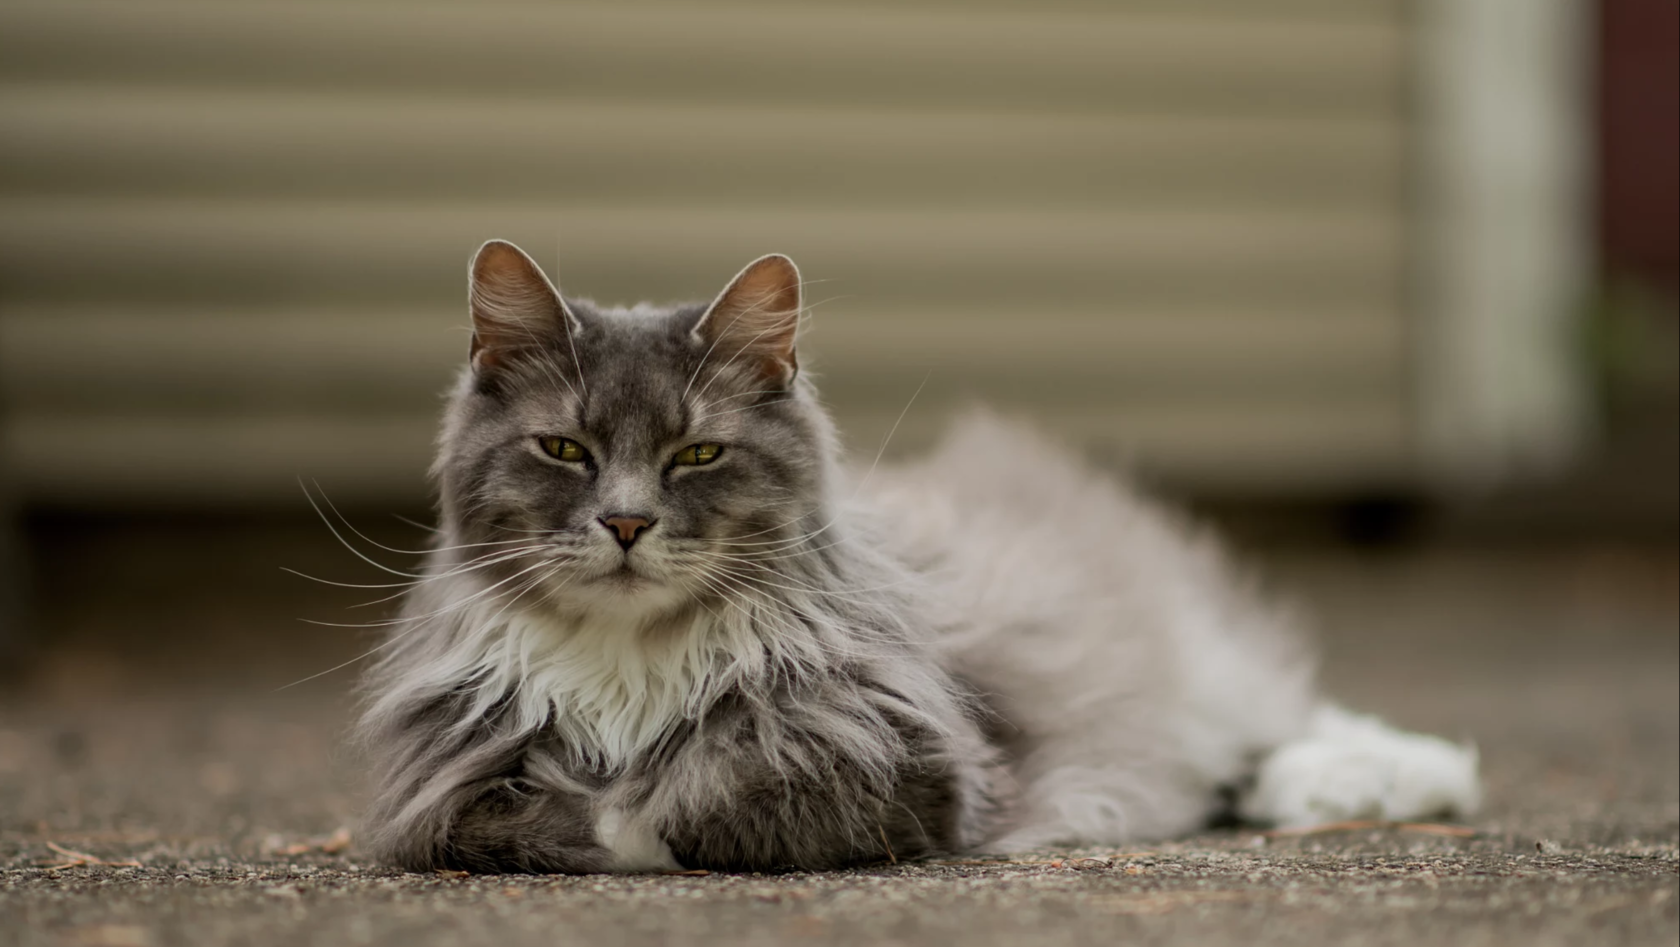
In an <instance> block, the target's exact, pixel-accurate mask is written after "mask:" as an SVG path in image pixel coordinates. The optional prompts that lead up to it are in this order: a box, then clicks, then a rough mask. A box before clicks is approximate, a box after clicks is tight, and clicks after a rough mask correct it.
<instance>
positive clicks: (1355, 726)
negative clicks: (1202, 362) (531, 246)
mask: <svg viewBox="0 0 1680 947" xmlns="http://www.w3.org/2000/svg"><path fill="white" fill-rule="evenodd" d="M800 293H801V287H800V280H799V274H798V271H797V270H796V269H795V268H794V265H793V263H792V262H791V261H789V260H788V259H787V258H786V257H782V256H767V257H764V258H762V259H760V260H758V261H756V262H754V263H752V264H751V265H750V266H748V267H747V268H746V269H744V270H742V271H741V272H740V274H739V275H737V276H736V277H735V278H734V279H733V280H732V281H730V282H729V284H728V286H727V287H726V288H725V289H724V290H723V292H722V293H721V294H720V295H718V297H717V298H716V299H715V300H714V301H713V302H711V303H710V304H703V303H702V304H696V305H685V306H674V307H669V308H661V307H653V306H646V305H642V306H636V307H634V308H630V309H614V308H607V307H602V306H597V305H595V304H592V303H589V302H586V301H584V300H581V299H573V298H562V297H561V295H560V293H559V292H558V291H557V290H556V289H555V287H554V285H553V284H552V283H550V282H549V281H548V279H547V278H546V277H545V276H544V275H543V273H542V271H541V270H540V269H539V268H538V267H537V266H536V265H535V264H534V263H533V262H532V261H531V260H530V258H528V257H527V256H526V255H525V254H524V253H522V252H521V251H520V250H519V249H518V248H516V247H514V246H513V245H511V244H507V243H502V242H491V243H488V244H486V245H485V246H484V247H483V248H482V249H481V250H480V251H479V253H478V255H477V257H476V258H475V259H474V260H473V263H472V266H471V277H470V300H471V313H472V324H473V338H472V347H471V362H470V365H469V366H468V367H467V368H466V369H465V370H464V371H463V372H462V373H461V377H460V382H459V384H458V385H457V386H456V388H455V391H454V393H453V396H452V398H451V400H450V404H449V408H448V412H447V415H446V417H445V420H444V425H443V433H442V436H441V438H440V439H439V451H438V457H437V463H436V466H435V468H434V474H435V477H436V480H437V483H438V488H439V490H440V493H441V497H440V506H441V525H440V530H439V534H440V538H439V540H438V542H437V547H436V548H435V550H434V551H432V552H431V554H430V557H429V559H428V563H427V565H426V567H425V570H424V571H425V576H426V577H425V579H424V580H423V581H420V582H419V583H417V585H416V586H415V588H414V589H413V591H412V592H410V593H409V595H408V599H407V603H406V607H405V609H404V613H403V617H402V620H401V621H400V622H399V623H398V624H397V625H396V627H395V630H394V631H393V632H392V634H391V636H390V639H389V640H388V641H387V642H386V643H385V645H384V647H383V649H382V651H381V659H380V660H379V662H378V663H377V665H376V666H375V667H374V668H373V669H372V670H371V672H370V673H369V674H368V676H367V678H366V680H365V691H366V698H367V709H366V712H365V715H364V717H363V719H362V721H361V725H360V731H361V736H362V738H363V740H364V745H365V746H366V747H367V748H368V751H369V752H370V754H371V755H372V757H373V760H374V763H375V767H374V779H375V792H376V798H375V800H374V802H373V805H372V807H371V810H370V811H369V813H368V815H367V818H366V823H365V826H364V838H365V840H366V843H367V845H368V846H369V847H370V848H371V850H372V851H373V852H374V853H375V854H376V855H377V856H379V857H380V858H382V859H384V860H387V861H389V862H392V863H394V864H397V865H400V866H404V867H407V868H411V869H431V868H456V869H466V870H470V871H478V872H508V871H517V872H596V871H642V870H661V869H677V868H710V869H772V868H778V867H800V868H834V867H839V866H844V865H852V864H858V863H867V862H875V861H884V860H887V859H890V858H899V859H902V858H906V857H915V856H923V855H929V854H936V853H949V852H960V851H967V850H988V851H1011V850H1020V849H1024V848H1032V847H1039V846H1045V845H1051V844H1064V843H1065V844H1086V845H1108V844H1119V843H1121V842H1124V841H1127V840H1133V839H1138V838H1148V837H1161V836H1170V835H1173V834H1176V833H1184V832H1188V831H1191V830H1193V829H1196V828H1198V827H1199V826H1201V825H1203V824H1205V822H1206V820H1207V819H1208V818H1209V817H1210V816H1212V815H1213V814H1215V813H1216V811H1218V810H1220V808H1221V806H1222V805H1223V806H1224V807H1225V808H1227V809H1228V808H1229V805H1230V800H1231V798H1232V796H1233V793H1235V798H1236V812H1237V814H1239V815H1241V816H1242V817H1244V818H1247V819H1252V820H1256V821H1263V822H1268V823H1274V824H1282V825H1288V826H1299V825H1310V824H1313V823H1316V822H1321V821H1327V820H1336V819H1344V818H1356V817H1377V818H1390V819H1403V818H1411V817H1416V816H1421V815H1426V814H1431V813H1435V812H1440V811H1446V810H1456V811H1458V812H1461V813H1463V812H1468V811H1470V810H1472V809H1473V808H1474V807H1475V805H1476V803H1477V798H1478V794H1479V790H1478V784H1477V777H1476V757H1475V753H1474V751H1473V750H1470V749H1468V748H1461V747H1459V746H1456V745H1453V744H1450V743H1447V742H1445V741H1442V740H1439V739H1436V738H1432V737H1426V736H1419V735H1414V734H1406V733H1401V732H1398V731H1395V730H1393V729H1390V728H1388V727H1386V726H1384V725H1383V724H1382V723H1380V722H1379V721H1377V720H1375V719H1373V718H1369V717H1361V716H1357V715H1354V714H1351V713H1349V712H1347V711H1344V710H1341V709H1339V708H1337V707H1336V706H1334V705H1332V704H1330V703H1327V702H1326V701H1325V699H1324V698H1323V697H1322V696H1321V695H1320V693H1319V692H1318V690H1317V688H1316V686H1315V682H1314V658H1313V653H1312V651H1311V649H1310V647H1309V646H1308V645H1307V644H1306V643H1305V642H1304V640H1303V638H1302V637H1301V636H1300V635H1298V634H1297V631H1296V628H1295V627H1294V626H1293V625H1292V623H1291V620H1290V618H1289V617H1288V616H1287V615H1286V614H1285V613H1283V612H1280V611H1279V610H1277V609H1274V608H1273V607H1270V606H1268V605H1267V604H1265V603H1263V602H1261V601H1259V600H1258V599H1257V598H1256V597H1255V596H1254V595H1253V594H1252V593H1251V592H1250V590H1249V589H1248V588H1247V587H1246V586H1244V585H1243V584H1242V583H1241V582H1239V581H1237V580H1235V579H1234V578H1233V576H1232V574H1231V572H1230V571H1229V570H1228V568H1227V566H1226V564H1225V563H1224V561H1223V560H1222V558H1221V555H1220V552H1219V550H1218V549H1217V548H1216V547H1215V545H1214V544H1212V543H1211V542H1210V541H1209V540H1208V539H1207V538H1205V537H1203V536H1200V535H1197V534H1196V533H1194V532H1192V531H1190V530H1188V529H1187V528H1186V527H1185V526H1184V525H1182V524H1181V523H1180V522H1179V521H1177V520H1176V519H1175V518H1174V517H1173V516H1171V515H1169V514H1168V513H1167V512H1166V511H1164V510H1163V509H1161V508H1159V507H1157V506H1156V505H1153V504H1152V503H1150V502H1148V501H1146V500H1144V499H1141V498H1140V497H1139V496H1138V495H1136V494H1134V493H1132V492H1130V491H1129V490H1128V489H1127V488H1126V487H1125V486H1123V485H1121V484H1119V483H1116V482H1115V481H1114V480H1113V479H1111V478H1109V477H1107V476H1104V475H1102V474H1099V473H1098V472H1096V471H1094V470H1092V469H1090V468H1088V467H1087V466H1085V465H1084V464H1082V463H1081V462H1080V461H1079V460H1078V459H1077V458H1076V457H1075V456H1073V455H1072V454H1071V453H1069V452H1068V451H1067V450H1064V449H1062V448H1060V447H1058V446H1056V445H1055V444H1054V443H1052V442H1051V441H1049V440H1047V439H1045V438H1043V437H1041V436H1039V435H1038V434H1037V433H1036V432H1035V431H1033V430H1031V429H1029V428H1027V427H1024V426H1019V425H1014V424H1008V423H1004V422H1001V421H998V420H995V419H993V418H991V417H987V416H974V417H970V418H968V419H967V420H965V421H962V422H960V423H958V424H957V425H956V426H955V427H954V428H953V429H952V430H951V432H950V433H949V435H948V436H947V438H946V439H945V441H944V443H943V446H941V447H939V448H938V449H937V450H935V451H934V452H933V453H932V454H931V455H930V456H928V457H926V458H924V459H922V460H920V461H919V462H916V463H913V464H909V465H906V466H902V467H899V468H897V469H886V468H882V469H878V470H876V469H871V470H868V471H864V470H858V471H853V470H850V469H849V468H847V467H845V466H844V465H843V464H842V461H841V456H840V451H839V447H838V445H837V440H836V436H835V432H834V428H833V425H832V424H831V423H830V421H829V418H828V416H827V415H826V414H825V413H824V411H823V408H822V407H821V405H820V404H819V403H818V400H817V393H816V389H815V388H814V387H813V385H812V382H811V378H810V375H809V374H808V373H806V372H802V371H801V370H800V364H799V358H798V354H797V351H796V345H795V341H796V339H795V337H796V333H797V329H798V325H799V316H800V312H801V298H800Z"/></svg>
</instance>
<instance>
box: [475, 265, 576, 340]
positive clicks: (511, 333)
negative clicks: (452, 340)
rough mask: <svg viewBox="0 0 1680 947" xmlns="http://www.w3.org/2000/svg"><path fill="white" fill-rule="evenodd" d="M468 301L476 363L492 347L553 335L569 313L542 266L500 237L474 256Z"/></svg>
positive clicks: (560, 328) (560, 327)
mask: <svg viewBox="0 0 1680 947" xmlns="http://www.w3.org/2000/svg"><path fill="white" fill-rule="evenodd" d="M469 301H470V307H471V310H472V321H473V342H472V352H471V354H472V357H473V363H474V365H479V364H480V362H481V360H482V361H483V363H484V365H485V366H488V365H489V364H491V363H493V361H494V359H493V357H491V356H490V354H489V353H491V352H494V351H496V350H499V349H518V348H526V347H529V346H531V345H533V344H535V343H537V342H538V341H539V340H541V339H547V338H552V337H553V336H554V335H555V333H556V332H559V331H563V322H564V320H565V319H567V318H568V317H567V315H566V312H565V309H564V306H563V304H562V303H561V302H560V296H559V293H558V291H556V290H555V288H554V286H553V284H551V283H550V282H549V281H548V277H546V276H544V275H543V272H542V270H541V269H539V268H538V267H537V265H536V264H535V263H533V262H532V261H531V258H530V257H528V256H526V255H525V253H524V252H523V251H522V250H520V249H519V248H518V247H516V246H514V245H513V244H511V243H505V242H503V241H499V240H493V241H491V242H489V243H486V244H485V245H484V246H483V247H482V248H480V249H479V251H478V255H477V256H475V257H474V258H473V263H472V280H471V285H470V287H469Z"/></svg>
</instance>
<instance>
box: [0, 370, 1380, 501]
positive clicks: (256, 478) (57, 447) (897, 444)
mask: <svg viewBox="0 0 1680 947" xmlns="http://www.w3.org/2000/svg"><path fill="white" fill-rule="evenodd" d="M913 391H914V387H913V386H912V388H911V391H909V392H906V393H905V396H906V398H908V397H909V396H910V394H911V393H913ZM917 402H918V403H916V404H912V405H911V406H910V410H909V411H908V412H905V413H903V415H902V416H903V418H904V420H903V423H902V424H900V425H899V427H898V431H897V433H896V434H893V436H892V438H891V439H890V441H889V440H888V439H887V434H888V433H889V432H891V431H892V429H893V425H894V424H895V422H897V421H898V419H899V417H900V416H901V415H900V411H901V408H895V409H894V410H891V411H880V412H861V411H860V412H847V411H841V412H839V415H838V419H839V421H840V422H841V424H842V426H843V428H844V429H845V430H846V431H848V433H849V438H848V440H849V442H850V443H851V444H852V445H854V447H853V449H852V450H851V452H850V456H851V458H852V460H853V461H854V462H856V463H862V464H867V463H868V462H869V461H870V460H871V459H872V458H873V457H874V456H875V455H876V453H877V452H878V451H879V450H880V447H881V445H882V444H883V443H885V444H886V445H887V447H888V448H889V451H888V452H889V453H890V454H894V455H897V454H901V453H903V452H904V451H908V450H913V449H915V448H917V447H920V446H925V445H926V444H927V443H929V442H930V441H931V440H932V439H933V438H934V437H935V436H936V435H937V432H938V430H939V429H940V428H941V427H943V425H944V424H945V423H946V419H947V418H948V417H949V415H950V411H951V408H952V407H953V405H951V404H948V403H947V404H939V403H932V402H930V403H927V404H925V405H924V404H921V403H920V399H917ZM1029 417H1030V418H1032V419H1034V423H1037V424H1039V425H1041V426H1042V427H1043V428H1044V429H1046V430H1048V431H1050V432H1053V433H1054V434H1055V435H1057V436H1060V437H1065V438H1068V439H1070V440H1071V441H1073V442H1075V443H1084V444H1086V445H1087V446H1088V447H1089V448H1091V449H1093V450H1094V451H1096V452H1097V453H1098V455H1099V456H1106V457H1110V458H1115V457H1121V458H1124V457H1135V458H1139V459H1144V460H1145V461H1146V462H1145V463H1144V464H1143V466H1144V467H1145V469H1147V470H1149V471H1153V472H1159V473H1162V474H1166V475H1168V476H1171V477H1173V478H1174V479H1176V480H1177V481H1178V482H1180V483H1183V484H1188V485H1192V486H1198V487H1203V488H1206V489H1211V490H1218V491H1221V492H1227V493H1228V492H1232V491H1236V490H1258V491H1263V492H1279V491H1290V490H1303V489H1321V488H1324V487H1326V486H1332V487H1333V486H1337V485H1339V484H1342V483H1345V482H1347V481H1348V480H1350V479H1352V480H1367V481H1369V480H1371V479H1372V478H1374V477H1376V478H1380V477H1383V476H1392V471H1393V470H1394V465H1395V463H1396V462H1397V461H1399V460H1400V459H1401V457H1402V449H1403V445H1404V441H1403V432H1402V430H1401V428H1400V423H1399V422H1400V421H1401V419H1400V418H1399V417H1398V416H1397V413H1396V411H1395V403H1394V401H1393V400H1392V399H1391V398H1376V399H1362V400H1341V401H1337V402H1323V401H1310V402H1301V403H1283V404H1277V405H1262V406H1256V407H1250V408H1248V409H1246V410H1244V411H1233V410H1231V406H1230V405H1229V404H1226V403H1213V404H1154V405H1126V406H1116V407H1113V408H1085V409H1082V410H1081V409H1068V410H1066V411H1064V412H1061V413H1057V414H1043V413H1034V414H1032V415H1029ZM434 433H435V425H434V422H433V420H432V419H431V418H426V417H418V416H413V415H399V416H392V417H380V418H368V417H348V418H347V417H331V418H323V417H318V416H302V417H290V418H285V417H281V418H274V417H261V418H202V417H189V418H179V417H166V416H153V417H147V418H142V419H135V420H132V421H127V422H124V423H112V422H111V420H109V419H104V418H81V417H57V416H26V417H23V418H18V419H15V420H14V421H13V422H12V423H11V424H9V425H7V427H6V429H5V433H4V437H3V440H0V451H4V453H5V454H6V456H7V457H8V458H9V460H10V464H11V471H12V477H13V483H14V485H15V486H16V487H18V488H19V490H20V491H21V492H22V494H23V495H26V496H30V497H33V498H36V499H38V500H43V501H48V502H62V503H95V504H98V503H110V502H118V503H120V502H136V501H138V502H160V501H161V502H165V503H190V504H194V505H203V504H218V503H225V502H236V503H256V504H264V505H273V504H279V505H281V506H295V507H297V508H299V509H301V508H303V504H304V501H303V500H302V499H301V496H298V494H299V493H300V492H301V491H300V488H299V486H298V484H299V481H300V480H301V481H306V482H311V481H313V482H319V483H320V484H321V486H322V487H323V488H324V489H325V490H326V491H327V493H328V494H329V495H330V496H332V497H333V498H334V499H335V500H342V501H349V502H355V503H360V504H375V505H379V506H381V507H384V508H386V509H391V508H401V507H406V506H409V505H412V504H415V503H419V502H422V501H423V500H424V498H425V497H426V495H427V487H426V483H425V478H424V471H425V470H426V468H427V465H428V464H429V463H430V459H431V440H432V437H433V434H434ZM1234 455H1236V456H1242V457H1244V461H1243V467H1242V468H1241V469H1235V468H1233V467H1232V465H1231V464H1230V458H1231V457H1232V456H1234ZM1303 455H1311V456H1312V457H1313V458H1314V463H1313V464H1312V465H1311V466H1310V468H1309V469H1307V470H1305V471H1303V469H1302V465H1301V463H1300V458H1301V456H1303ZM294 497H297V498H296V499H294Z"/></svg>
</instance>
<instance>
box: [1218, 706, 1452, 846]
mask: <svg viewBox="0 0 1680 947" xmlns="http://www.w3.org/2000/svg"><path fill="white" fill-rule="evenodd" d="M1476 764H1477V753H1476V750H1475V748H1474V747H1469V746H1459V745H1457V744H1454V743H1450V742H1448V741H1446V740H1443V739H1441V738H1439V737H1432V736H1425V735H1423V734H1418V733H1406V732H1404V731H1401V730H1396V729H1394V728H1392V727H1389V726H1388V725H1386V724H1384V723H1383V722H1382V721H1380V720H1378V719H1377V718H1375V717H1368V716H1361V715H1357V714H1352V713H1349V712H1347V711H1345V710H1342V709H1341V708H1339V707H1321V708H1319V710H1318V711H1317V712H1316V713H1315V714H1314V715H1313V721H1312V727H1311V730H1310V731H1309V733H1308V734H1307V736H1305V737H1303V738H1302V739H1299V740H1294V741H1291V742H1289V743H1285V744H1284V745H1283V746H1281V747H1279V748H1278V749H1277V750H1276V751H1275V752H1274V753H1272V754H1271V756H1269V757H1267V758H1266V760H1265V762H1264V763H1262V764H1261V766H1260V772H1259V778H1258V781H1257V783H1256V785H1255V787H1254V790H1253V792H1252V793H1251V794H1250V795H1249V796H1248V797H1247V798H1246V799H1245V800H1244V802H1243V814H1244V816H1246V817H1248V818H1253V819H1259V820H1263V821H1267V822H1272V823H1275V824H1277V825H1278V826H1281V827H1283V828H1307V827H1310V826H1314V825H1321V824H1324V823H1327V822H1340V821H1344V820H1348V819H1390V820H1405V819H1417V818H1422V817H1425V816H1432V815H1438V814H1442V813H1451V814H1456V815H1469V814H1471V813H1473V812H1475V811H1476V809H1477V807H1478V806H1479V805H1480V803H1481V786H1480V784H1479V782H1478V781H1477V778H1476Z"/></svg>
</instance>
